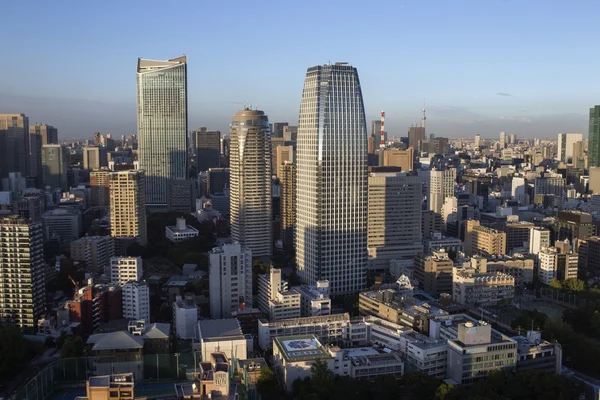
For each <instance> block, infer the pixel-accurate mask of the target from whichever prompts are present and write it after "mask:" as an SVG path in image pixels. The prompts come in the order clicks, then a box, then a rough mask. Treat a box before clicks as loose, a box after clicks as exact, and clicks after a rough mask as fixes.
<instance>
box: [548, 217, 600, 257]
mask: <svg viewBox="0 0 600 400" xmlns="http://www.w3.org/2000/svg"><path fill="white" fill-rule="evenodd" d="M593 233H594V232H593V218H592V214H588V213H586V212H583V211H578V210H574V211H559V212H558V219H557V220H556V223H555V224H554V234H555V239H556V240H565V239H568V240H569V242H571V243H574V244H575V246H574V247H575V250H577V245H576V244H577V241H579V240H585V239H588V238H590V237H591V236H592V235H593Z"/></svg>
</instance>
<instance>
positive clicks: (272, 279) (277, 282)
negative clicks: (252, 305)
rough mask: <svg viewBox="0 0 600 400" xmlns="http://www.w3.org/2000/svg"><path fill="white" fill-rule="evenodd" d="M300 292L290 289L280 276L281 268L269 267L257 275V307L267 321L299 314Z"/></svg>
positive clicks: (298, 315)
mask: <svg viewBox="0 0 600 400" xmlns="http://www.w3.org/2000/svg"><path fill="white" fill-rule="evenodd" d="M300 297H301V295H300V293H298V292H296V291H290V290H289V288H288V283H287V281H285V280H283V279H282V278H281V269H279V268H271V270H270V271H269V273H268V274H261V275H259V276H258V307H259V308H260V310H261V311H262V313H263V315H265V316H266V317H267V318H268V319H269V321H281V320H284V319H290V318H299V317H300V316H301V307H300Z"/></svg>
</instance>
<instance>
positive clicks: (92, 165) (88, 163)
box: [83, 146, 102, 169]
mask: <svg viewBox="0 0 600 400" xmlns="http://www.w3.org/2000/svg"><path fill="white" fill-rule="evenodd" d="M101 165H102V163H101V162H100V147H98V146H85V147H84V148H83V169H100V166H101Z"/></svg>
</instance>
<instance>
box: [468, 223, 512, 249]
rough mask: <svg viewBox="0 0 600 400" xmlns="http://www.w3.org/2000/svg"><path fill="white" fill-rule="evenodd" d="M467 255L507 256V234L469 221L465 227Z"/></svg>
mask: <svg viewBox="0 0 600 400" xmlns="http://www.w3.org/2000/svg"><path fill="white" fill-rule="evenodd" d="M465 254H466V255H467V256H472V255H473V254H483V255H492V254H495V255H504V254H506V232H502V231H499V230H496V229H493V228H490V227H487V226H481V225H480V222H479V221H478V220H469V221H467V223H466V227H465Z"/></svg>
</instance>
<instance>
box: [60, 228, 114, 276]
mask: <svg viewBox="0 0 600 400" xmlns="http://www.w3.org/2000/svg"><path fill="white" fill-rule="evenodd" d="M114 255H115V247H114V240H113V238H112V237H110V236H84V237H82V238H80V239H77V240H74V241H72V242H71V259H72V260H75V261H81V262H84V263H85V270H86V272H89V273H94V274H104V273H106V274H107V275H108V271H109V268H108V267H109V266H110V259H111V257H113V256H114Z"/></svg>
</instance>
